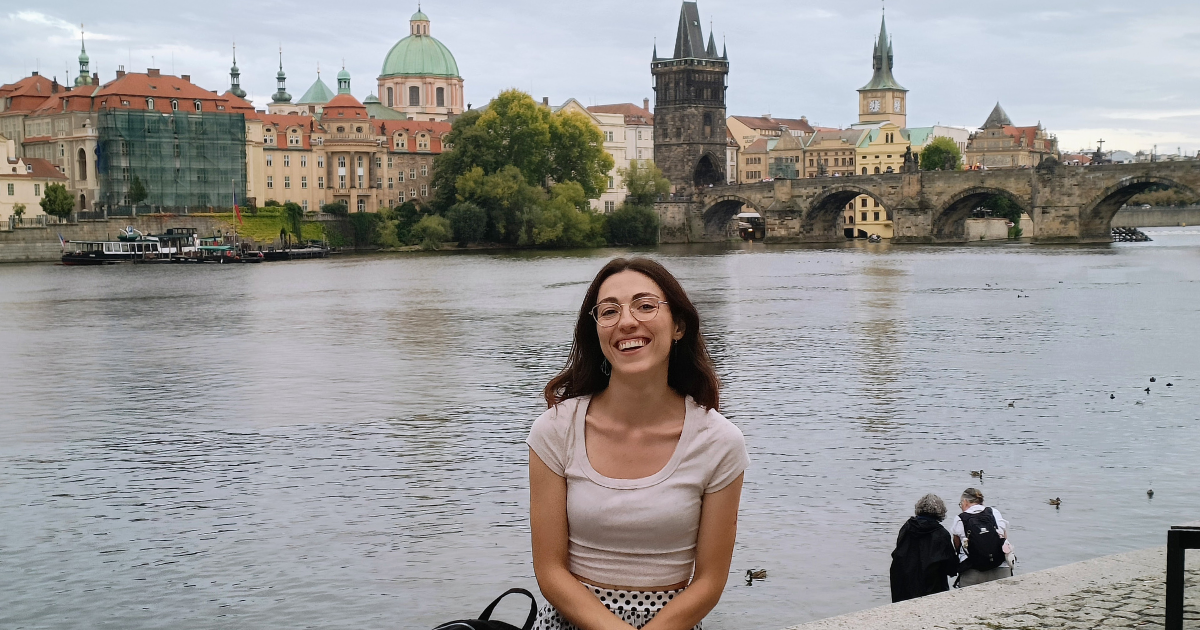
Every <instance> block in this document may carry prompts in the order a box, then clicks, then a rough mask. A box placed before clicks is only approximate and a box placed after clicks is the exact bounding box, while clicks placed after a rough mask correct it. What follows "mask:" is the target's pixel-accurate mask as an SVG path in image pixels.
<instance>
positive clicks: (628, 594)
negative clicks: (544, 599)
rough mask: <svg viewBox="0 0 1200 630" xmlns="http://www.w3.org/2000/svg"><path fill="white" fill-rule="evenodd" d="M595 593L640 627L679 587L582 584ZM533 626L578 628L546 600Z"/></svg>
mask: <svg viewBox="0 0 1200 630" xmlns="http://www.w3.org/2000/svg"><path fill="white" fill-rule="evenodd" d="M584 586H587V587H588V588H589V589H591V591H592V593H594V594H595V595H596V597H598V598H600V603H602V604H604V606H605V607H606V608H608V609H609V610H610V611H612V614H614V615H616V616H617V617H618V618H619V619H621V621H624V622H625V623H627V624H629V625H631V626H633V627H634V628H641V627H642V626H644V625H646V624H648V623H650V620H651V619H653V618H654V615H657V614H658V611H660V610H662V608H663V606H666V605H667V602H669V601H671V600H672V599H675V596H676V595H678V594H680V593H682V592H683V589H678V590H674V591H616V590H609V589H604V588H600V587H597V586H589V585H587V584H584ZM703 625H704V624H703V623H698V624H696V627H695V628H692V630H703ZM533 628H534V630H579V629H578V628H576V627H575V625H574V624H572V623H571V622H569V621H567V620H566V618H564V617H563V616H562V614H561V613H559V612H558V611H557V610H555V609H554V606H551V605H550V604H546V605H545V606H542V608H541V610H539V611H538V616H537V622H536V623H534V624H533Z"/></svg>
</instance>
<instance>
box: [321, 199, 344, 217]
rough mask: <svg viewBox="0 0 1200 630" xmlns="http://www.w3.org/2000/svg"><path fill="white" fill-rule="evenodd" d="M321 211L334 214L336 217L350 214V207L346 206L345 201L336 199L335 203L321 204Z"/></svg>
mask: <svg viewBox="0 0 1200 630" xmlns="http://www.w3.org/2000/svg"><path fill="white" fill-rule="evenodd" d="M321 212H324V213H326V214H332V215H333V216H336V217H344V216H346V215H347V214H350V209H349V208H347V207H346V202H345V201H335V202H333V203H326V204H321Z"/></svg>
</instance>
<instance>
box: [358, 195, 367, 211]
mask: <svg viewBox="0 0 1200 630" xmlns="http://www.w3.org/2000/svg"><path fill="white" fill-rule="evenodd" d="M358 211H359V212H366V211H367V198H366V197H359V198H358Z"/></svg>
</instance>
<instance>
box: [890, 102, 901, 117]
mask: <svg viewBox="0 0 1200 630" xmlns="http://www.w3.org/2000/svg"><path fill="white" fill-rule="evenodd" d="M892 111H893V112H896V113H897V114H899V113H900V99H896V100H895V101H893V102H892Z"/></svg>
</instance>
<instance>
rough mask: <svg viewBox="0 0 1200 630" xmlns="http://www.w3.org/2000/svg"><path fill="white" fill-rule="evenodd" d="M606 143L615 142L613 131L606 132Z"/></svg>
mask: <svg viewBox="0 0 1200 630" xmlns="http://www.w3.org/2000/svg"><path fill="white" fill-rule="evenodd" d="M604 141H605V142H612V141H613V132H611V131H605V132H604Z"/></svg>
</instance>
